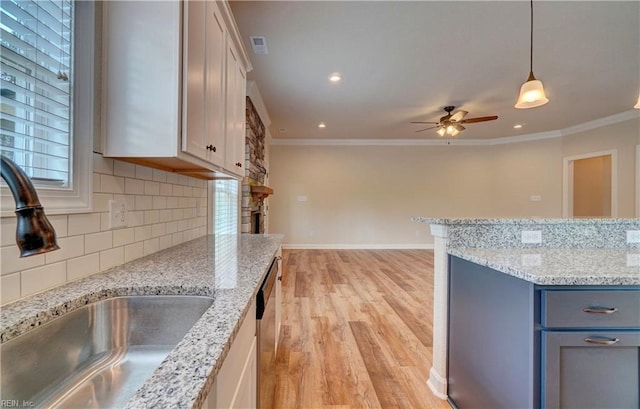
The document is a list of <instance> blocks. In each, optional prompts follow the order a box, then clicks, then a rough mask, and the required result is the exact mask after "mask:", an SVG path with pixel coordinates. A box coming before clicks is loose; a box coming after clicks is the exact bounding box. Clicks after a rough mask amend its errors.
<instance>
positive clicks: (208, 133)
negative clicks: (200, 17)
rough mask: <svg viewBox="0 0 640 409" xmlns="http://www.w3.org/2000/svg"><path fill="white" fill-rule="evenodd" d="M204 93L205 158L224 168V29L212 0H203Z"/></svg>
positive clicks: (225, 35) (225, 36)
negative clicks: (204, 34)
mask: <svg viewBox="0 0 640 409" xmlns="http://www.w3.org/2000/svg"><path fill="white" fill-rule="evenodd" d="M206 7H207V13H206V15H207V27H206V30H207V57H206V58H207V69H206V80H207V94H206V111H205V139H206V143H207V146H208V147H209V148H208V151H209V160H210V162H212V163H213V164H215V165H218V166H220V167H224V165H225V163H224V159H225V135H224V121H225V112H224V111H225V105H224V104H225V101H224V86H225V83H224V75H225V69H226V67H225V55H226V38H227V32H226V28H225V25H224V22H223V20H222V15H221V14H220V10H219V9H218V6H217V5H216V2H215V1H211V2H207V6H206Z"/></svg>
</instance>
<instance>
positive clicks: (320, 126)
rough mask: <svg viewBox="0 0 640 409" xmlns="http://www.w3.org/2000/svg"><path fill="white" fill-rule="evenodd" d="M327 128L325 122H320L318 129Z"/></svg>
mask: <svg viewBox="0 0 640 409" xmlns="http://www.w3.org/2000/svg"><path fill="white" fill-rule="evenodd" d="M326 127H327V125H325V123H324V122H320V123H319V124H318V128H326Z"/></svg>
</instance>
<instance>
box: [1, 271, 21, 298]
mask: <svg viewBox="0 0 640 409" xmlns="http://www.w3.org/2000/svg"><path fill="white" fill-rule="evenodd" d="M18 298H20V273H14V274H9V275H6V276H2V278H0V303H1V304H6V303H8V302H11V301H14V300H17V299H18Z"/></svg>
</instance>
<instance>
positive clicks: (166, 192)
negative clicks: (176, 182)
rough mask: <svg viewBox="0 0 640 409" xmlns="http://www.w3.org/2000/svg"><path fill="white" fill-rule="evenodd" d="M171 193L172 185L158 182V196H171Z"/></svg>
mask: <svg viewBox="0 0 640 409" xmlns="http://www.w3.org/2000/svg"><path fill="white" fill-rule="evenodd" d="M172 194H173V185H171V184H169V183H160V196H171V195H172Z"/></svg>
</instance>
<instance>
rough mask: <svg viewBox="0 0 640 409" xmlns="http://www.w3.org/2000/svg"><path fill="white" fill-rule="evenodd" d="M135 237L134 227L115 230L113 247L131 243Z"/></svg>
mask: <svg viewBox="0 0 640 409" xmlns="http://www.w3.org/2000/svg"><path fill="white" fill-rule="evenodd" d="M134 239H135V229H134V228H133V227H129V228H127V229H119V230H114V231H113V247H118V246H123V245H125V244H131V243H133V241H134Z"/></svg>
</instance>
